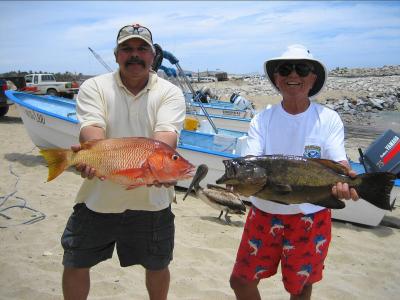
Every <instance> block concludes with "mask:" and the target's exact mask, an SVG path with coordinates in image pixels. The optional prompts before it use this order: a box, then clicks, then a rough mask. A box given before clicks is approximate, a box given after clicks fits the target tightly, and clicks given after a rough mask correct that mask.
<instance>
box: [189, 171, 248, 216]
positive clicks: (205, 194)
mask: <svg viewBox="0 0 400 300" xmlns="http://www.w3.org/2000/svg"><path fill="white" fill-rule="evenodd" d="M207 172H208V167H207V165H205V164H201V165H199V166H198V167H197V171H196V174H195V175H194V176H193V179H192V182H191V183H190V185H189V187H188V189H187V191H186V194H185V196H184V197H183V200H185V199H186V197H187V196H188V195H189V194H190V192H191V191H192V189H194V192H195V195H196V198H200V199H201V200H202V201H203V202H205V203H207V204H208V205H209V206H211V207H212V208H214V209H216V210H219V211H221V213H220V214H219V217H218V219H221V216H222V214H223V213H224V212H225V220H226V223H228V224H231V220H230V216H229V215H228V214H237V215H244V214H245V212H246V206H245V205H244V203H243V201H242V200H241V199H240V197H239V196H238V195H237V194H235V193H233V192H231V191H229V190H228V189H226V188H224V187H222V186H219V185H215V184H207V187H206V188H202V187H201V186H200V181H201V180H203V179H204V178H205V177H206V175H207Z"/></svg>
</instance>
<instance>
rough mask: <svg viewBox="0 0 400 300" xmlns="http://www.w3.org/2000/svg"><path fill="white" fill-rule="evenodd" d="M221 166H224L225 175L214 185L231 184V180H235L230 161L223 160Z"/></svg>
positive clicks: (234, 169)
mask: <svg viewBox="0 0 400 300" xmlns="http://www.w3.org/2000/svg"><path fill="white" fill-rule="evenodd" d="M222 162H223V164H224V165H225V173H224V174H223V175H222V177H221V178H219V179H217V181H215V183H217V184H223V183H231V182H229V181H231V179H235V178H236V168H235V166H234V165H233V163H232V161H231V160H223V161H222Z"/></svg>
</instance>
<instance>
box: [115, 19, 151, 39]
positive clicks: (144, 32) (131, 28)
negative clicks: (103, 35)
mask: <svg viewBox="0 0 400 300" xmlns="http://www.w3.org/2000/svg"><path fill="white" fill-rule="evenodd" d="M130 35H140V36H141V37H143V38H145V39H146V40H148V41H149V42H150V43H153V36H152V34H151V31H150V29H148V28H147V27H144V26H142V25H139V24H135V25H127V26H124V27H122V28H121V29H120V30H119V32H118V35H117V43H118V41H119V40H121V39H123V38H124V37H126V36H130Z"/></svg>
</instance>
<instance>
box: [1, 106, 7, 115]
mask: <svg viewBox="0 0 400 300" xmlns="http://www.w3.org/2000/svg"><path fill="white" fill-rule="evenodd" d="M7 112H8V106H2V107H0V117H2V116H4V115H5V114H6V113H7Z"/></svg>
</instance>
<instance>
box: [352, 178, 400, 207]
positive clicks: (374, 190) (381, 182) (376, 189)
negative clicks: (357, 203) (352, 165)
mask: <svg viewBox="0 0 400 300" xmlns="http://www.w3.org/2000/svg"><path fill="white" fill-rule="evenodd" d="M359 177H360V178H361V184H360V185H359V186H358V187H356V190H357V193H358V195H359V196H360V198H362V199H364V200H365V201H367V202H369V203H371V204H373V205H375V206H376V207H379V208H381V209H385V210H392V207H391V205H390V192H391V190H392V188H393V185H394V179H395V178H396V176H395V175H394V174H392V173H389V172H376V173H366V174H362V175H359Z"/></svg>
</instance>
